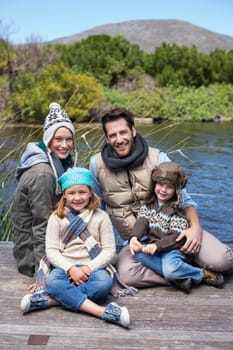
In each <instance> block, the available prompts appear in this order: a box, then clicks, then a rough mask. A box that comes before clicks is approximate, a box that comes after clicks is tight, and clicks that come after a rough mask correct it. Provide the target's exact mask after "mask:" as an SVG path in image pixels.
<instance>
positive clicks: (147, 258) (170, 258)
mask: <svg viewBox="0 0 233 350" xmlns="http://www.w3.org/2000/svg"><path fill="white" fill-rule="evenodd" d="M135 259H136V260H138V261H140V262H141V263H142V264H143V265H145V266H146V267H148V268H149V269H151V270H153V271H154V272H157V273H158V274H160V275H161V276H163V277H164V278H165V279H166V280H169V281H174V280H182V279H186V278H192V281H193V282H194V283H196V284H198V283H200V282H201V280H202V272H201V269H200V268H199V267H195V266H192V265H190V264H188V263H187V262H186V257H185V255H184V254H182V253H181V252H180V251H179V250H169V251H166V252H162V253H159V254H156V253H155V254H154V255H149V254H144V253H136V254H135Z"/></svg>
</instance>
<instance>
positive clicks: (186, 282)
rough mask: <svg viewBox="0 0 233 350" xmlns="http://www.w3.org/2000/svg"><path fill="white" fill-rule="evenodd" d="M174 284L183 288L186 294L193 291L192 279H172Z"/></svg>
mask: <svg viewBox="0 0 233 350" xmlns="http://www.w3.org/2000/svg"><path fill="white" fill-rule="evenodd" d="M171 283H172V284H174V285H175V286H176V287H178V288H180V289H182V291H183V292H184V293H186V294H189V293H190V292H191V287H192V279H191V278H186V279H184V280H174V281H171Z"/></svg>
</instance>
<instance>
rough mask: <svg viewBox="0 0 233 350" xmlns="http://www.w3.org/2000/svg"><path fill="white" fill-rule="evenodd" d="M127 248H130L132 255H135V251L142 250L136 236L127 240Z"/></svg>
mask: <svg viewBox="0 0 233 350" xmlns="http://www.w3.org/2000/svg"><path fill="white" fill-rule="evenodd" d="M129 249H130V252H131V254H132V255H133V256H134V255H135V253H137V252H141V251H142V245H141V243H140V242H139V241H138V239H137V237H133V238H131V240H130V242H129Z"/></svg>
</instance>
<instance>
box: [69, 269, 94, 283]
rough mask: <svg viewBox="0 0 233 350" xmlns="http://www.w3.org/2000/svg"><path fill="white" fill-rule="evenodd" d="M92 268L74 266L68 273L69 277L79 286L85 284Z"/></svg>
mask: <svg viewBox="0 0 233 350" xmlns="http://www.w3.org/2000/svg"><path fill="white" fill-rule="evenodd" d="M90 273H91V270H90V268H89V267H88V266H87V265H85V266H79V267H78V266H72V267H71V268H70V269H69V271H68V277H69V278H70V279H71V280H72V282H73V284H76V285H77V286H79V285H80V284H82V283H83V282H86V281H87V280H88V278H89V276H90Z"/></svg>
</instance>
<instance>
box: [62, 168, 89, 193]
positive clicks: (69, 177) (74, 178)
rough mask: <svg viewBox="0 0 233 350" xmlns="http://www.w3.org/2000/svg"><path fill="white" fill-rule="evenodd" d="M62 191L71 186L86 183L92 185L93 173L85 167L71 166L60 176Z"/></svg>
mask: <svg viewBox="0 0 233 350" xmlns="http://www.w3.org/2000/svg"><path fill="white" fill-rule="evenodd" d="M57 181H58V183H59V185H60V186H61V189H62V192H63V191H64V190H65V189H66V188H68V187H71V186H76V185H86V186H89V187H92V174H91V172H90V171H89V170H88V169H85V168H77V167H73V168H69V169H68V170H67V171H66V172H65V173H64V174H62V175H61V176H60V177H59V178H58V180H57Z"/></svg>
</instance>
